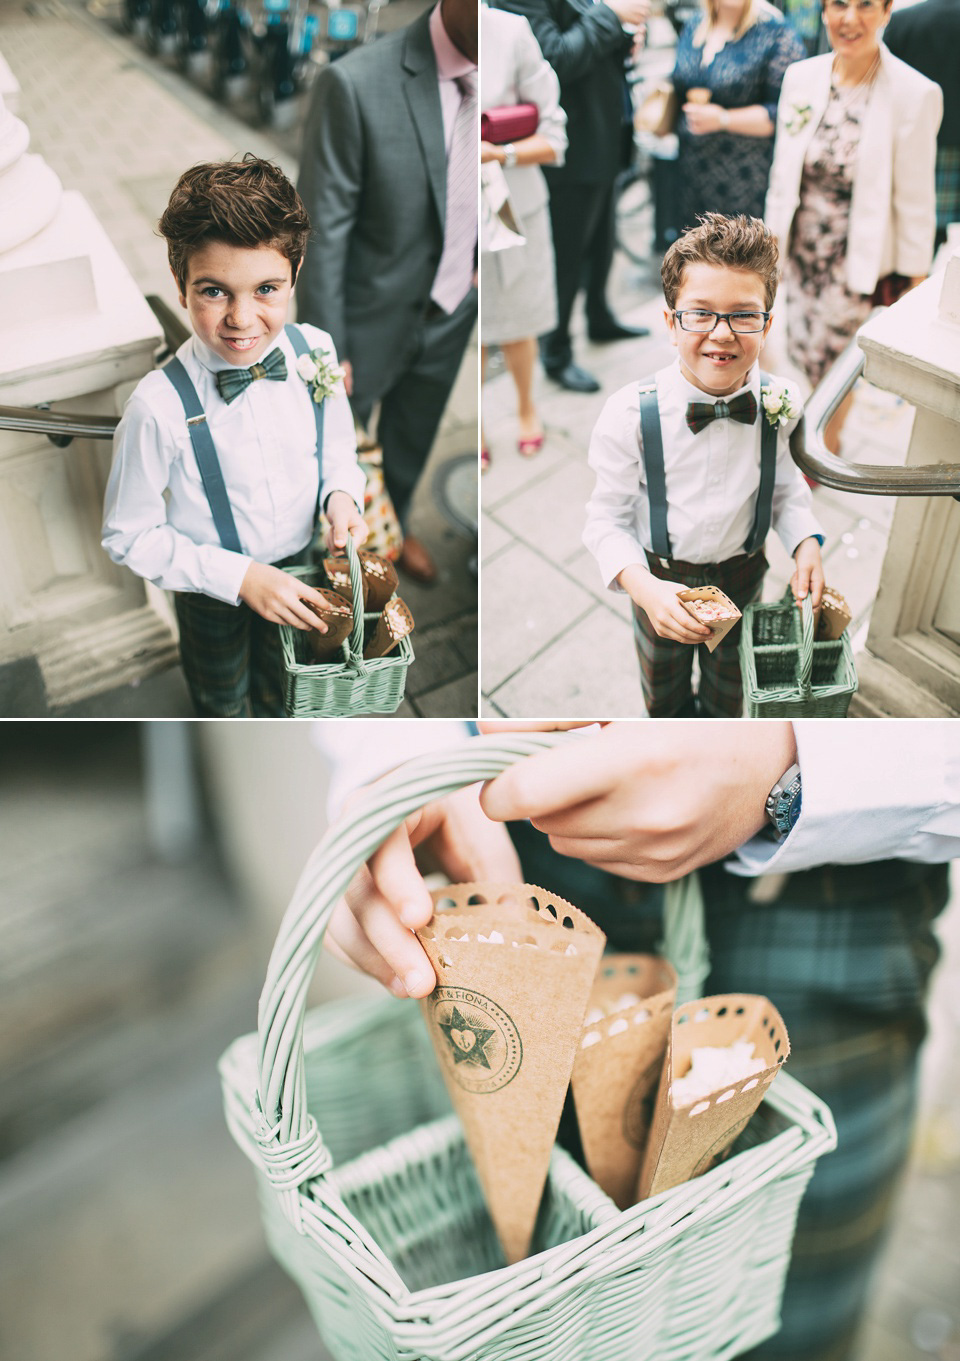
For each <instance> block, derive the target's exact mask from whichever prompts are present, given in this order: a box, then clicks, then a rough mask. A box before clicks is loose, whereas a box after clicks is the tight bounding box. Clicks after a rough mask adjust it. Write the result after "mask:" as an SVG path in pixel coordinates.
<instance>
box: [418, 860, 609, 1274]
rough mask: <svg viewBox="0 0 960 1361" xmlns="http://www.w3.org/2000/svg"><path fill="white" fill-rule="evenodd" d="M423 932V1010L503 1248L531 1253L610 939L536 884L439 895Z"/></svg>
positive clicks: (456, 889)
mask: <svg viewBox="0 0 960 1361" xmlns="http://www.w3.org/2000/svg"><path fill="white" fill-rule="evenodd" d="M433 899H434V904H435V912H434V916H433V918H432V920H431V921H430V922H429V924H428V925H427V926H425V927H424V928H423V929H422V930H421V931H419V932H418V933H417V935H418V937H419V939H420V942H421V944H422V945H423V947H424V949H425V950H426V952H427V954H428V955H429V957H430V962H431V963H432V964H433V967H434V969H435V970H436V974H437V987H436V988H435V989H434V991H433V992H432V993H431V994H430V996H429V997H427V998H426V999H425V1000H424V1001H423V1003H422V1004H421V1005H422V1008H423V1013H424V1017H425V1019H426V1022H427V1026H428V1029H429V1031H430V1036H431V1039H432V1041H433V1046H434V1049H435V1051H436V1054H437V1059H438V1061H439V1063H440V1068H441V1071H442V1072H443V1076H444V1080H445V1081H446V1084H447V1088H448V1090H449V1092H450V1097H451V1100H452V1101H453V1105H454V1109H455V1110H456V1112H457V1115H458V1116H459V1117H460V1122H461V1124H462V1125H463V1129H464V1134H465V1137H466V1141H467V1146H468V1148H469V1149H470V1153H471V1155H472V1157H473V1161H474V1164H475V1166H476V1169H477V1175H478V1176H479V1178H480V1184H481V1186H482V1187H483V1190H484V1195H485V1197H486V1201H487V1207H488V1209H489V1211H490V1216H491V1218H492V1220H493V1223H494V1227H495V1228H496V1231H497V1235H498V1237H499V1239H500V1244H501V1246H502V1248H503V1251H504V1255H505V1257H506V1259H507V1261H508V1262H509V1263H513V1262H518V1261H520V1260H521V1259H522V1258H523V1257H525V1256H526V1255H527V1253H528V1252H529V1250H530V1240H531V1238H532V1235H533V1228H534V1223H535V1221H536V1217H537V1210H538V1208H539V1205H540V1198H541V1196H542V1194H543V1187H544V1183H545V1182H546V1178H547V1169H548V1166H549V1162H550V1152H551V1149H552V1148H553V1143H554V1139H555V1138H556V1133H557V1126H558V1125H559V1123H560V1114H561V1111H562V1109H563V1102H564V1098H565V1096H566V1092H567V1087H568V1085H569V1082H570V1073H571V1070H572V1068H573V1062H574V1058H575V1057H576V1053H577V1047H578V1045H579V1043H580V1032H581V1028H582V1025H583V1017H584V1013H585V1012H586V1009H587V1003H588V1001H589V997H590V989H591V987H592V984H593V979H594V975H595V973H596V968H597V962H598V960H599V958H600V955H601V954H602V952H603V947H604V944H605V943H606V938H605V936H604V935H603V932H602V931H600V930H599V929H598V928H597V927H596V926H594V924H593V922H591V921H590V920H589V919H588V918H587V917H585V916H584V914H583V913H582V912H580V911H578V910H577V908H575V907H572V906H571V905H570V903H567V902H564V900H563V899H562V898H558V897H556V895H554V894H550V893H546V892H545V891H544V890H543V889H541V888H536V887H535V886H533V885H530V884H457V885H453V886H451V887H448V888H444V889H439V890H437V891H436V892H435V893H434V894H433Z"/></svg>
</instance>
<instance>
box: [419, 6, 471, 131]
mask: <svg viewBox="0 0 960 1361" xmlns="http://www.w3.org/2000/svg"><path fill="white" fill-rule="evenodd" d="M430 41H431V42H432V43H433V55H434V57H435V58H436V62H437V86H438V88H439V91H440V116H441V118H442V119H443V144H444V146H445V147H446V149H447V154H448V155H449V154H450V142H451V140H452V138H453V125H454V123H455V122H456V121H457V114H458V113H459V112H460V105H461V103H462V102H463V95H462V94H461V92H460V86H459V85H458V84H457V80H458V78H459V77H460V76H465V75H469V74H471V73H473V74H476V71H477V64H476V62H472V61H470V60H469V58H467V57H465V56H464V55H463V53H462V52H461V51H460V49H459V48H458V47H457V46H456V45H455V44H454V43H453V42H451V40H450V36H449V34H448V33H447V30H446V29H445V28H444V26H443V19H442V18H441V17H440V6H439V5H437V6H435V8H434V9H433V11H432V12H431V14H430Z"/></svg>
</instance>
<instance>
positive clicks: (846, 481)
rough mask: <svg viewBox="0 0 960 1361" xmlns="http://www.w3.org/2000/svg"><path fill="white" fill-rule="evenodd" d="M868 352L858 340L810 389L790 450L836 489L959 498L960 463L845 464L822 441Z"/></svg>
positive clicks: (815, 477) (799, 463)
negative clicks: (886, 465) (911, 464)
mask: <svg viewBox="0 0 960 1361" xmlns="http://www.w3.org/2000/svg"><path fill="white" fill-rule="evenodd" d="M863 365H864V353H863V351H862V350H861V349H860V346H859V345H858V344H857V342H856V340H853V341H851V343H850V344H849V345H848V346H847V348H846V349H845V350H844V351H843V353H842V354H841V355H840V356H839V357H838V358H837V359H836V361H835V362H834V363H833V364H832V365H831V366H830V368H829V369H828V370H827V372H826V373H825V374H824V376H823V378H822V379H821V381H820V382H819V384H818V385H817V387H816V388H815V389H814V391H813V392H812V393H811V395H810V397H809V399H808V401H807V403H806V406H805V409H804V415H803V417H801V419H800V421H799V423H798V424H797V427H796V429H795V430H794V432H793V434H792V435H791V436H790V453H791V455H792V456H793V461H794V463H796V465H797V467H798V468H799V469H800V471H801V472H803V473H806V475H807V476H808V477H810V478H813V480H814V481H815V482H819V483H820V484H821V485H822V486H824V487H833V488H834V489H835V490H836V491H859V492H865V493H866V494H867V495H868V496H955V497H957V498H958V499H960V463H925V464H919V465H917V466H914V467H905V468H890V467H885V466H884V465H883V464H875V463H847V462H846V461H845V460H844V459H842V458H839V457H838V456H837V455H836V454H832V453H831V452H830V450H829V449H828V448H827V446H826V444H825V443H824V440H823V435H824V431H825V430H826V428H827V424H828V423H829V420H830V417H831V416H832V415H833V413H834V412H835V411H836V410H837V408H838V407H839V405H840V403H841V402H842V401H843V399H844V398H845V397H846V395H847V393H848V392H849V391H850V389H851V388H852V387H853V385H854V383H855V382H856V381H857V379H858V378H859V377H860V374H861V373H862V372H863Z"/></svg>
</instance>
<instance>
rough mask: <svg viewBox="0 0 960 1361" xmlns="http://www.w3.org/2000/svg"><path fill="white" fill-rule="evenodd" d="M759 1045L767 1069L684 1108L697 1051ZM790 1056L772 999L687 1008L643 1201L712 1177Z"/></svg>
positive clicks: (660, 1101) (672, 1046)
mask: <svg viewBox="0 0 960 1361" xmlns="http://www.w3.org/2000/svg"><path fill="white" fill-rule="evenodd" d="M743 1040H747V1041H750V1042H751V1043H752V1044H753V1053H754V1057H755V1058H757V1059H758V1060H759V1061H760V1062H759V1069H758V1071H756V1072H752V1073H750V1074H749V1075H747V1076H743V1077H740V1078H737V1079H736V1080H728V1081H726V1082H723V1083H721V1084H719V1085H718V1086H716V1087H715V1088H713V1089H712V1090H711V1091H709V1092H705V1093H702V1094H701V1095H699V1096H697V1097H695V1098H693V1099H688V1098H686V1097H684V1098H682V1103H683V1104H678V1103H677V1101H676V1100H675V1099H673V1094H672V1087H673V1083H674V1081H675V1080H676V1079H677V1078H684V1077H686V1076H687V1075H688V1074H689V1073H690V1069H691V1061H692V1055H693V1051H694V1050H695V1049H704V1048H718V1049H720V1048H726V1047H728V1046H731V1045H734V1044H736V1043H737V1042H738V1041H743ZM789 1052H790V1041H789V1040H788V1038H787V1030H786V1026H785V1025H784V1024H783V1020H782V1018H781V1016H780V1013H779V1012H778V1011H777V1009H776V1007H774V1006H773V1005H772V1004H771V1003H770V1002H769V1001H768V1000H767V998H766V997H758V996H753V995H748V994H746V993H727V994H723V995H721V996H717V997H702V998H700V999H699V1000H698V1001H695V1002H686V1003H684V1005H683V1006H681V1007H678V1008H677V1010H676V1011H675V1012H674V1014H673V1020H672V1023H671V1026H670V1039H669V1044H668V1047H667V1056H666V1062H665V1063H664V1068H663V1075H662V1077H661V1079H660V1088H659V1091H658V1092H657V1102H656V1106H655V1108H654V1115H653V1125H652V1127H651V1130H650V1138H649V1142H648V1143H647V1150H646V1153H645V1154H644V1158H643V1166H642V1169H641V1172H640V1182H639V1187H638V1190H639V1199H640V1200H645V1199H646V1198H647V1196H653V1195H656V1194H657V1192H658V1191H666V1190H669V1188H670V1187H671V1186H679V1185H680V1184H681V1182H685V1181H689V1180H690V1179H691V1177H698V1176H699V1175H700V1174H701V1172H706V1171H707V1170H708V1168H710V1167H712V1166H713V1164H714V1163H715V1162H716V1161H717V1159H718V1158H719V1157H720V1156H721V1154H722V1153H724V1152H725V1151H726V1150H727V1149H728V1148H729V1147H730V1145H731V1144H732V1143H733V1141H734V1139H736V1137H737V1135H738V1134H739V1133H740V1132H741V1130H743V1129H744V1128H745V1126H746V1125H747V1123H748V1121H749V1120H750V1117H751V1116H752V1115H753V1113H754V1111H755V1110H756V1109H757V1107H758V1106H759V1104H760V1101H761V1100H762V1098H763V1096H764V1095H765V1094H766V1090H767V1088H768V1087H769V1086H770V1083H771V1082H772V1081H773V1079H774V1078H775V1077H776V1075H777V1073H778V1072H779V1071H780V1065H781V1063H783V1061H784V1059H785V1058H786V1057H787V1055H788V1054H789Z"/></svg>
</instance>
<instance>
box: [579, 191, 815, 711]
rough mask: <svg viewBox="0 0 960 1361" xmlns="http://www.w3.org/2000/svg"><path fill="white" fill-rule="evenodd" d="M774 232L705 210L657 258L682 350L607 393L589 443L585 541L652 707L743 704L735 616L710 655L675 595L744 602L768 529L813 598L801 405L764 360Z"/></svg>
mask: <svg viewBox="0 0 960 1361" xmlns="http://www.w3.org/2000/svg"><path fill="white" fill-rule="evenodd" d="M779 274H780V271H779V265H778V253H777V243H776V240H775V238H774V237H773V236H772V234H771V233H770V232H769V230H768V229H767V228H766V227H765V226H764V225H763V223H762V222H760V221H759V220H758V219H757V218H748V217H742V216H740V217H729V218H728V217H723V216H721V215H720V214H719V213H708V214H706V215H705V216H704V217H703V218H701V219H700V225H699V226H697V227H696V228H694V229H693V230H692V231H689V232H687V233H686V234H685V235H684V236H682V237H680V238H679V240H677V241H676V242H674V244H673V245H672V246H671V247H670V249H669V250H668V251H667V253H666V255H665V256H664V260H663V266H662V269H661V277H662V279H663V291H664V296H665V298H666V303H667V306H666V309H665V311H664V317H665V319H666V323H667V329H668V330H669V332H670V338H671V341H672V343H673V345H674V346H675V347H676V349H677V358H676V361H675V362H674V363H673V364H671V365H669V366H668V367H667V368H665V369H661V370H660V371H659V372H658V373H657V374H656V375H655V378H654V381H653V382H652V383H648V384H640V385H639V386H638V385H637V384H636V383H632V384H630V385H629V386H628V387H625V388H621V390H620V391H619V392H616V393H614V395H613V396H612V397H611V398H610V400H609V401H608V402H607V404H606V406H605V407H604V409H603V413H602V414H601V417H600V419H599V421H598V422H597V425H596V427H595V429H594V432H593V436H592V438H591V441H590V454H589V461H590V466H591V467H592V468H593V469H594V471H595V473H596V475H597V482H596V486H595V488H594V491H593V494H592V496H591V497H590V500H589V502H588V504H587V524H586V528H585V530H584V535H583V539H584V543H585V544H586V545H587V547H588V548H589V549H590V551H591V552H592V553H593V555H594V557H595V558H596V559H597V562H598V564H599V567H600V571H601V573H602V575H603V579H604V582H605V583H606V585H607V586H608V587H609V588H610V589H611V590H617V589H620V590H624V591H626V592H627V594H628V595H629V596H630V598H631V600H632V601H633V604H634V621H635V622H634V633H635V638H636V645H637V654H638V656H639V659H640V681H641V686H642V688H643V697H644V701H645V703H646V707H647V712H648V714H649V715H650V716H651V717H661V718H669V717H691V716H693V715H695V714H697V713H703V714H706V715H710V716H713V717H727V718H735V717H737V716H738V715H739V713H740V711H741V704H742V694H741V681H740V665H739V660H738V656H737V646H738V643H739V631H740V630H739V625H738V626H737V627H736V628H734V629H732V630H731V631H730V632H729V633H727V634H726V636H725V637H724V638H723V640H722V642H721V643H720V645H719V646H718V647H717V648H716V649H715V651H713V652H712V653H711V652H709V651H708V650H707V649H706V648H705V647H701V648H700V687H699V691H698V695H697V699H696V700H695V699H694V696H693V691H692V668H693V654H694V648H695V647H696V645H697V644H700V643H702V642H703V641H704V639H705V638H706V637H708V636H709V630H708V629H707V628H706V627H705V626H704V625H701V624H699V623H697V621H696V620H694V619H693V618H692V616H691V615H690V614H688V613H687V611H686V610H685V609H684V607H683V605H682V604H681V603H680V601H679V600H678V599H677V592H678V591H682V590H684V589H685V588H687V587H692V586H708V585H712V586H717V587H719V589H720V590H721V591H723V592H725V594H726V595H728V596H729V597H730V598H731V599H732V600H733V601H734V602H735V603H736V605H737V606H738V608H739V609H741V610H742V609H743V608H744V607H745V606H746V605H747V604H749V603H750V602H751V601H752V600H756V599H757V598H758V597H759V595H760V592H761V588H762V586H763V576H764V573H765V572H766V570H767V560H766V558H765V557H764V555H763V545H764V541H765V539H766V536H767V533H768V531H769V530H770V529H771V528H773V529H774V530H776V532H777V534H778V535H779V537H780V539H781V541H782V542H783V544H784V547H785V548H786V550H787V552H788V553H790V554H791V555H792V556H793V558H794V560H795V562H796V570H795V572H794V574H793V578H792V580H791V586H792V588H793V593H794V596H795V597H796V599H797V601H798V602H799V601H801V600H802V599H803V598H804V596H806V594H807V592H808V591H809V592H810V593H811V596H812V602H813V606H814V609H816V608H817V606H818V605H819V604H820V597H821V594H822V592H823V567H822V564H821V560H820V546H821V544H822V543H823V531H822V529H821V527H820V525H819V524H818V522H817V519H816V517H815V515H814V513H813V501H812V498H811V495H810V489H809V488H808V487H807V485H806V483H805V482H804V480H803V477H802V476H801V474H800V471H799V469H798V468H797V467H796V465H795V464H794V463H793V461H792V459H791V457H790V451H789V447H788V441H789V436H790V433H791V431H792V430H793V429H794V427H795V426H796V424H797V421H798V420H799V417H800V413H801V402H800V396H799V393H798V391H797V389H796V387H795V385H794V384H793V383H790V382H787V381H784V380H781V379H777V378H772V377H771V376H770V375H769V374H766V373H762V372H761V371H760V367H759V363H758V360H759V357H760V351H761V350H762V348H763V344H764V340H765V338H766V336H767V332H768V331H769V329H770V323H771V320H772V311H771V309H772V307H773V299H774V295H775V293H776V289H777V282H778V280H779Z"/></svg>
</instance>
